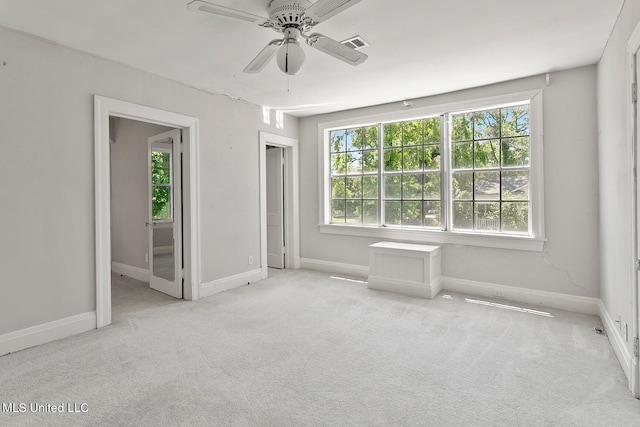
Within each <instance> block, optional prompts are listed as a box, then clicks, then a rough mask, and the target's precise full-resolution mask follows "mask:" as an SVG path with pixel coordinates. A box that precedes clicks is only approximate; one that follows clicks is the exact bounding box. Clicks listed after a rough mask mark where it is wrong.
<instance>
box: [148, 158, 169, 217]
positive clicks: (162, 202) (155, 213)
mask: <svg viewBox="0 0 640 427" xmlns="http://www.w3.org/2000/svg"><path fill="white" fill-rule="evenodd" d="M171 197H172V196H171V151H169V150H164V149H159V148H153V149H152V150H151V218H152V219H153V220H160V221H162V220H171V219H172V210H171V204H172V203H171V200H172V199H171Z"/></svg>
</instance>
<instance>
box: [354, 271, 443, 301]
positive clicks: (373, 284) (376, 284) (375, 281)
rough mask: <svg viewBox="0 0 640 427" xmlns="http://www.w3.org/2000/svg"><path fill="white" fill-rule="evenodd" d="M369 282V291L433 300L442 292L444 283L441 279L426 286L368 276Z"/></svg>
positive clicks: (407, 281)
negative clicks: (395, 293) (374, 290)
mask: <svg viewBox="0 0 640 427" xmlns="http://www.w3.org/2000/svg"><path fill="white" fill-rule="evenodd" d="M367 280H368V282H369V283H368V285H367V287H368V288H369V289H376V290H379V291H387V292H397V293H400V294H404V295H411V296H415V297H421V298H429V299H433V298H434V297H435V296H436V295H438V294H439V293H440V291H441V290H442V281H441V280H440V279H439V278H438V279H436V280H434V281H433V283H431V284H430V285H426V286H425V285H424V284H421V283H420V284H417V283H416V282H411V281H409V280H401V279H390V278H389V277H378V276H368V278H367Z"/></svg>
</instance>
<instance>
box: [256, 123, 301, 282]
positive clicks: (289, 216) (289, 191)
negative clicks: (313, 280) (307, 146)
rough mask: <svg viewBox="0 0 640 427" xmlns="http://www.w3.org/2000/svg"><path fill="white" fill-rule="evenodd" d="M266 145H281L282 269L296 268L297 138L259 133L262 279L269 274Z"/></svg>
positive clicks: (297, 215) (298, 208)
mask: <svg viewBox="0 0 640 427" xmlns="http://www.w3.org/2000/svg"><path fill="white" fill-rule="evenodd" d="M267 145H273V146H275V147H282V148H284V167H285V173H284V216H285V235H286V236H285V240H286V247H287V257H286V261H285V262H286V263H285V268H290V269H299V268H300V201H299V192H298V188H299V172H298V171H299V164H298V163H299V159H298V140H297V139H294V138H289V137H286V136H280V135H275V134H271V133H267V132H260V268H261V270H262V278H263V279H266V278H267V277H268V276H269V267H268V266H267Z"/></svg>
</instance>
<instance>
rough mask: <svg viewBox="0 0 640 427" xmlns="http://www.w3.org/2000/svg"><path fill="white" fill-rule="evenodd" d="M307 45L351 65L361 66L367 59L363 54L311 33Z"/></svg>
mask: <svg viewBox="0 0 640 427" xmlns="http://www.w3.org/2000/svg"><path fill="white" fill-rule="evenodd" d="M307 44H308V45H309V46H311V47H313V48H316V49H318V50H319V51H321V52H324V53H326V54H328V55H331V56H333V57H334V58H337V59H339V60H341V61H344V62H346V63H347V64H351V65H358V64H362V63H363V62H364V61H365V60H366V59H367V58H368V56H367V55H365V54H364V53H362V52H358V51H357V50H355V49H352V48H350V47H349V46H345V45H343V44H342V43H340V42H338V41H335V40H334V39H332V38H329V37H327V36H323V35H322V34H319V33H313V34H311V35H310V36H309V37H307Z"/></svg>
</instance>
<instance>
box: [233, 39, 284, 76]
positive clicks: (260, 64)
mask: <svg viewBox="0 0 640 427" xmlns="http://www.w3.org/2000/svg"><path fill="white" fill-rule="evenodd" d="M281 44H282V40H280V39H275V40H271V41H270V42H269V44H268V45H266V46H265V48H264V49H262V50H261V51H260V53H259V54H258V55H257V56H256V57H255V58H253V61H251V62H250V63H249V65H247V67H246V68H245V69H244V70H242V72H243V73H259V72H260V71H262V69H263V68H264V67H265V65H267V64H268V63H269V61H271V59H273V57H274V56H275V54H276V52H277V50H278V47H280V45H281Z"/></svg>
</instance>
